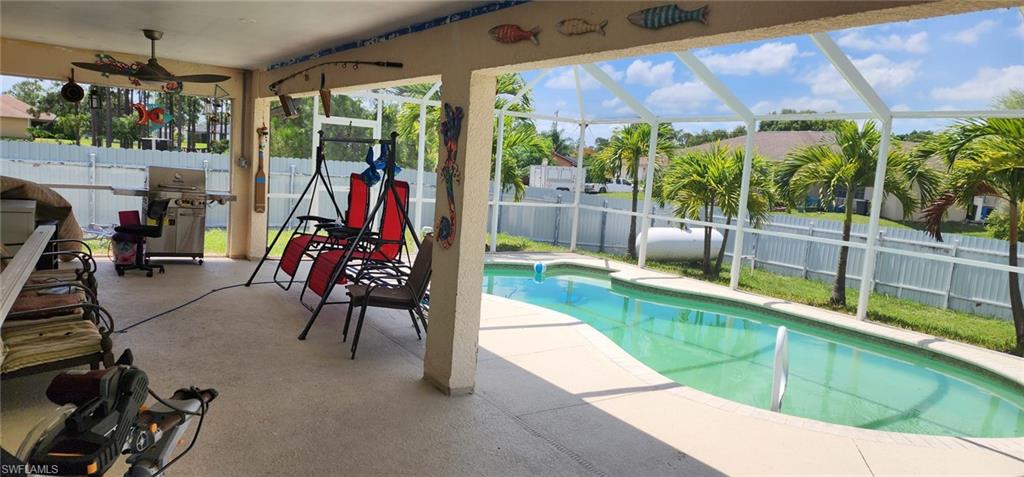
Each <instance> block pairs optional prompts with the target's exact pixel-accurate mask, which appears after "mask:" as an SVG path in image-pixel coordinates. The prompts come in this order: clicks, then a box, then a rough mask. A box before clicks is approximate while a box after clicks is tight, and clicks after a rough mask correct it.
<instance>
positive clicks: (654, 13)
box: [626, 4, 708, 30]
mask: <svg viewBox="0 0 1024 477" xmlns="http://www.w3.org/2000/svg"><path fill="white" fill-rule="evenodd" d="M626 19H627V20H629V22H630V23H632V24H634V25H636V26H639V27H644V28H647V29H648V30H657V29H659V28H662V27H667V26H672V25H676V24H679V23H683V22H701V23H704V24H707V22H708V6H707V5H704V6H703V7H700V8H698V9H696V10H683V9H682V8H679V6H677V5H676V4H670V5H662V6H660V7H653V8H648V9H645V10H640V11H638V12H633V13H631V14H630V15H629V16H628V17H626Z"/></svg>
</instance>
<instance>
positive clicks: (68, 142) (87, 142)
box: [29, 136, 208, 151]
mask: <svg viewBox="0 0 1024 477" xmlns="http://www.w3.org/2000/svg"><path fill="white" fill-rule="evenodd" d="M29 142H41V143H46V144H62V145H65V146H74V145H75V140H74V139H56V138H51V137H37V138H35V139H33V140H31V141H29ZM79 145H80V146H82V147H91V146H92V138H90V137H86V136H83V137H82V139H81V140H80V141H79ZM137 145H138V144H136V146H137ZM180 146H181V150H185V148H186V146H188V141H184V140H183V141H182V142H181V144H180ZM110 147H112V148H120V147H121V141H120V140H119V139H114V141H113V142H112V144H111V146H110ZM207 147H208V145H207V144H206V143H205V142H197V143H196V149H198V150H200V151H202V150H205V149H207ZM134 149H139V147H135V148H134Z"/></svg>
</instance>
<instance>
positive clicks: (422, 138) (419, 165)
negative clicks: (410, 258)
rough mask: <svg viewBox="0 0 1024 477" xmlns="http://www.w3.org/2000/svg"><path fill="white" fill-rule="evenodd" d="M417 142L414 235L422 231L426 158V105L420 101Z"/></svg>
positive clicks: (424, 101) (423, 101)
mask: <svg viewBox="0 0 1024 477" xmlns="http://www.w3.org/2000/svg"><path fill="white" fill-rule="evenodd" d="M419 126H420V127H419V130H420V133H419V138H418V140H419V142H418V143H417V146H416V217H415V219H416V220H415V221H414V223H415V224H416V233H420V231H421V230H423V189H424V188H425V187H426V184H424V183H423V167H424V165H423V164H424V162H425V161H426V156H427V103H426V100H425V99H424V100H420V125H419Z"/></svg>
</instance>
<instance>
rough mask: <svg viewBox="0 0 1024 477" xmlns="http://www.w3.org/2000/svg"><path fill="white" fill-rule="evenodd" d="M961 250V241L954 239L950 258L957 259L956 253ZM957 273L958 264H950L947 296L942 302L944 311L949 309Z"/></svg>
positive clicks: (947, 276) (947, 278)
mask: <svg viewBox="0 0 1024 477" xmlns="http://www.w3.org/2000/svg"><path fill="white" fill-rule="evenodd" d="M959 248H960V239H959V238H955V239H953V248H951V249H950V250H949V256H951V257H953V258H956V252H957V249H959ZM955 273H956V264H955V263H950V264H949V273H947V274H946V296H945V299H944V300H942V309H944V310H945V309H948V308H949V295H950V294H951V293H952V288H953V275H954V274H955Z"/></svg>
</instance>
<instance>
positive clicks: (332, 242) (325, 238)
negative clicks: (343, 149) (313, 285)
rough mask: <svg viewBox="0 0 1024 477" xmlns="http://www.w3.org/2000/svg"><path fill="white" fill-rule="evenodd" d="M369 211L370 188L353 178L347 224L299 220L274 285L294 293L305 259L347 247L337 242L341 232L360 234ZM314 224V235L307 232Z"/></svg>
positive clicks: (315, 218) (321, 219) (356, 176)
mask: <svg viewBox="0 0 1024 477" xmlns="http://www.w3.org/2000/svg"><path fill="white" fill-rule="evenodd" d="M369 209H370V188H369V186H367V185H366V181H364V180H363V178H362V176H360V175H359V174H352V175H351V176H349V188H348V210H347V211H346V212H345V217H344V223H343V224H339V223H337V222H335V221H333V220H331V219H328V218H326V217H318V216H315V215H301V216H299V217H298V219H299V226H298V227H296V228H295V230H294V231H293V232H292V235H291V237H289V238H288V244H287V245H286V246H285V248H284V253H283V254H281V260H280V261H279V262H278V264H277V269H276V270H274V283H277V286H279V287H281V288H282V289H284V290H288V289H290V288H291V287H292V283H294V282H295V274H296V272H298V270H299V264H300V263H301V262H302V259H303V258H304V257H309V258H311V259H312V258H316V252H318V251H320V250H321V249H325V248H333V247H341V246H344V241H343V240H340V239H338V238H337V236H339V235H341V233H339V232H344V231H354V232H358V231H359V229H360V228H362V227H363V224H364V223H366V216H367V214H368V213H369ZM310 224H312V227H313V230H312V233H310V232H308V231H307V229H308V227H309V225H310ZM329 231H335V235H334V237H332V236H331V235H330V234H328V232H329ZM354 232H353V233H354ZM279 272H284V273H285V274H286V275H288V277H289V278H288V282H287V284H283V283H282V282H281V281H280V280H279V279H278V273H279Z"/></svg>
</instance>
